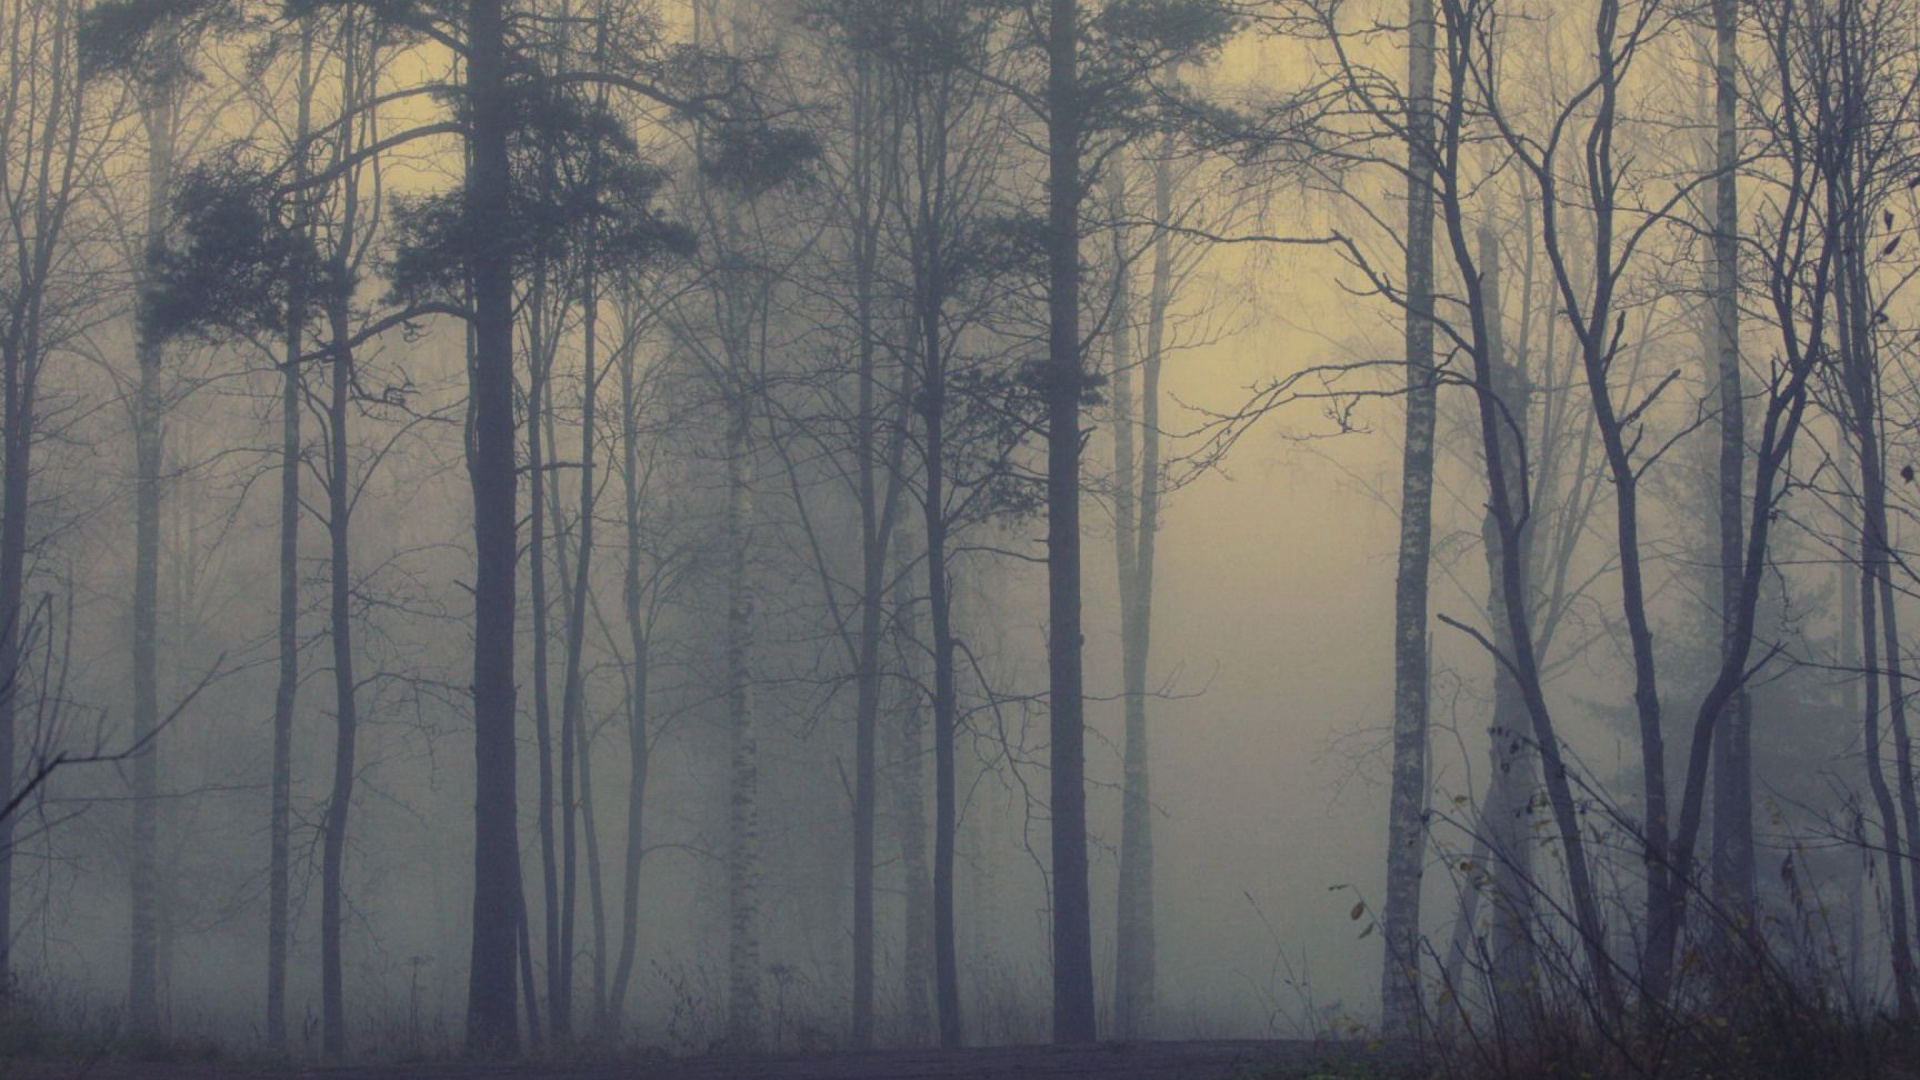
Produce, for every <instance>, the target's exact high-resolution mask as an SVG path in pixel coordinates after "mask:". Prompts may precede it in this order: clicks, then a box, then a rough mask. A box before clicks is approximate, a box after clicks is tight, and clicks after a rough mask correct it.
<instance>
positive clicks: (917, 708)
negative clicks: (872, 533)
mask: <svg viewBox="0 0 1920 1080" xmlns="http://www.w3.org/2000/svg"><path fill="white" fill-rule="evenodd" d="M905 545H906V540H905V538H902V539H901V541H900V543H899V544H898V545H896V549H895V550H896V553H897V554H896V559H897V560H898V562H899V563H901V564H904V563H905V562H906V561H907V560H906V557H905V556H906V552H905V551H904V550H902V549H904V547H905ZM895 576H896V578H897V579H898V580H899V581H902V582H904V581H906V575H905V573H904V565H903V566H902V572H901V573H899V574H896V575H895ZM915 608H916V601H915V599H914V598H913V597H911V596H901V597H897V598H896V601H895V606H894V618H893V621H894V625H895V627H896V633H897V635H898V639H899V642H900V649H899V651H900V653H901V657H902V659H901V664H902V666H903V669H904V674H903V677H902V678H901V679H899V681H898V686H899V693H898V695H897V697H896V699H895V703H894V707H893V709H894V715H895V717H896V718H897V722H896V723H895V724H894V725H893V734H894V740H895V746H894V747H893V749H892V752H891V753H890V754H889V755H888V756H889V757H891V758H892V759H893V767H892V769H891V770H890V772H891V774H892V776H893V779H894V783H893V793H892V794H893V814H894V822H895V826H896V829H897V832H898V833H899V844H900V873H901V877H902V878H903V880H902V882H901V889H900V894H901V896H902V897H903V898H904V899H905V901H906V918H905V927H904V931H905V933H904V936H905V938H906V941H905V949H904V954H905V955H904V956H903V958H902V959H903V962H902V969H903V970H902V975H903V982H904V983H905V988H904V993H905V996H906V1025H907V1031H906V1041H907V1044H908V1045H909V1046H924V1045H926V1043H927V1042H928V1041H929V1040H930V1039H931V1038H932V1036H933V1031H934V1027H933V1013H932V1012H931V1011H930V1009H929V1003H930V1001H931V992H932V990H933V985H934V978H933V969H934V960H933V954H934V946H933V889H932V882H931V881H930V880H929V878H928V870H927V804H926V798H927V795H926V762H925V757H924V755H925V753H926V741H927V738H926V713H925V711H924V708H923V704H922V700H921V699H922V694H921V689H920V687H921V683H922V679H923V677H924V672H923V671H922V669H921V665H919V664H916V663H915V662H914V661H915V660H916V659H917V658H918V657H919V655H920V653H919V649H920V646H919V630H918V628H917V625H916V624H917V623H918V621H919V620H918V619H917V618H916V617H915Z"/></svg>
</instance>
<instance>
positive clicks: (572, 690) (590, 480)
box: [554, 251, 603, 1037]
mask: <svg viewBox="0 0 1920 1080" xmlns="http://www.w3.org/2000/svg"><path fill="white" fill-rule="evenodd" d="M592 259H593V253H592V252H591V251H588V252H587V260H588V266H587V269H586V271H585V274H586V287H585V291H584V295H583V297H582V307H583V312H584V316H585V318H584V325H583V327H582V356H581V401H580V525H579V530H580V532H579V536H580V540H579V547H578V549H577V550H576V551H574V552H573V553H572V558H573V584H572V586H571V587H570V588H569V589H568V595H567V597H566V613H567V642H566V647H567V654H566V673H565V675H564V677H563V681H562V683H561V691H560V743H561V756H560V803H561V809H562V822H561V837H562V846H561V858H562V864H563V866H564V869H565V874H564V876H563V881H562V889H561V896H560V904H561V912H562V915H561V927H560V943H561V958H560V966H561V979H560V984H561V988H562V997H561V999H560V1000H561V1001H562V1002H563V1003H564V1008H563V1009H561V1010H560V1011H559V1012H558V1013H557V1015H556V1019H555V1022H554V1035H555V1036H556V1037H560V1036H565V1035H567V1034H569V1033H571V1031H572V1016H573V952H574V950H573V939H574V910H575V908H576V906H577V905H576V903H575V890H576V888H577V882H578V878H579V875H578V872H577V866H578V860H577V858H576V854H577V853H576V849H575V846H574V835H575V828H574V821H575V818H576V816H577V815H579V813H580V808H581V803H580V801H579V800H578V799H576V798H575V797H574V789H575V781H576V777H577V779H578V781H579V787H580V789H581V791H582V792H583V793H584V792H585V791H586V788H587V784H588V781H587V779H586V754H585V751H584V749H583V748H584V747H585V745H586V740H585V734H584V731H583V728H584V727H585V720H584V714H585V712H586V706H585V697H586V687H585V679H584V677H583V675H582V673H581V670H580V669H581V655H582V653H583V651H584V650H585V648H586V642H587V602H588V592H589V590H590V589H591V588H592V578H591V577H590V576H589V575H590V574H591V572H592V569H593V514H594V497H595V490H594V484H595V472H594V469H595V466H596V464H597V462H596V460H595V453H596V450H597V446H598V441H597V440H596V439H595V437H594V423H595V419H596V410H595V404H596V401H595V397H596V394H597V392H598V390H599V385H600V374H599V371H598V364H599V360H598V357H597V353H598V351H599V323H600V313H599V311H598V306H599V299H598V296H597V294H596V293H595V291H594V282H593V269H592V265H591V260H592ZM559 542H560V545H561V547H560V555H561V566H562V567H565V565H566V563H567V558H568V553H567V550H566V538H565V537H564V536H562V537H560V538H559ZM576 763H577V770H576ZM596 897H597V892H596ZM598 956H599V954H598V952H596V953H595V957H596V959H595V964H596V971H597V970H598V965H599V964H600V961H599V959H598ZM602 982H603V980H602V979H599V978H596V980H595V985H596V987H598V986H599V985H601V983H602ZM600 1000H601V996H600V994H599V993H598V991H597V990H596V994H595V1002H596V1007H598V1005H599V1003H600ZM562 1019H564V1020H565V1021H566V1023H565V1025H564V1026H563V1025H562V1023H561V1020H562Z"/></svg>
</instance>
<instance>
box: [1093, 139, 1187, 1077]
mask: <svg viewBox="0 0 1920 1080" xmlns="http://www.w3.org/2000/svg"><path fill="white" fill-rule="evenodd" d="M1171 150H1172V144H1171V139H1170V138H1167V139H1163V140H1162V146H1161V154H1160V156H1159V158H1158V160H1157V161H1156V163H1155V168H1154V220H1155V221H1156V222H1161V223H1164V222H1166V221H1167V220H1168V218H1169V217H1170V216H1171V215H1172V212H1173V176H1172V166H1171V164H1170V155H1171ZM1112 170H1113V171H1112V172H1111V173H1110V174H1109V175H1110V176H1111V177H1112V178H1113V186H1114V189H1115V190H1114V198H1115V201H1116V203H1117V204H1118V206H1117V209H1119V210H1121V211H1124V209H1125V206H1124V204H1125V197H1126V196H1125V180H1124V175H1123V173H1122V172H1121V171H1120V166H1119V163H1118V162H1117V161H1116V162H1115V164H1114V165H1113V166H1112ZM1115 216H1116V219H1120V218H1123V217H1124V213H1120V214H1116V215H1115ZM1153 253H1154V261H1153V279H1152V286H1151V292H1150V293H1149V296H1148V310H1147V343H1146V346H1147V347H1146V355H1145V356H1144V357H1142V358H1141V383H1142V388H1141V398H1142V400H1141V402H1140V403H1139V406H1138V408H1139V410H1140V418H1139V420H1138V423H1139V428H1140V439H1139V442H1140V449H1139V451H1138V453H1137V455H1136V452H1135V448H1134V425H1135V423H1136V421H1135V416H1134V412H1135V407H1136V406H1135V402H1134V395H1133V372H1132V371H1131V370H1130V369H1131V366H1132V344H1133V339H1132V334H1133V328H1132V325H1131V322H1132V319H1131V299H1132V298H1131V288H1130V278H1131V274H1130V273H1128V269H1127V265H1126V259H1127V255H1126V239H1125V232H1124V230H1116V232H1115V236H1114V258H1115V266H1116V275H1117V276H1116V283H1115V293H1114V304H1113V311H1112V313H1111V316H1110V317H1111V318H1112V319H1113V321H1114V336H1113V358H1114V364H1113V387H1114V389H1113V411H1114V489H1115V490H1114V517H1115V519H1116V520H1115V529H1114V542H1115V547H1116V563H1117V565H1118V568H1119V577H1120V581H1119V587H1120V639H1121V647H1120V661H1121V679H1122V685H1123V687H1124V697H1125V709H1126V731H1125V743H1124V747H1123V750H1122V760H1123V779H1122V784H1121V794H1120V799H1121V811H1120V888H1119V901H1118V907H1117V909H1116V913H1117V918H1116V931H1117V934H1116V938H1117V940H1116V951H1115V960H1114V990H1113V1023H1114V1034H1115V1035H1116V1036H1117V1037H1119V1038H1122V1039H1139V1038H1147V1037H1149V1036H1151V1035H1152V1034H1153V1018H1154V974H1155V972H1154V968H1155V956H1154V953H1155V937H1154V917H1153V910H1154V904H1153V798H1152V790H1151V786H1150V784H1149V774H1148V768H1147V763H1148V757H1147V659H1148V649H1149V644H1150V642H1151V640H1152V629H1153V627H1152V612H1153V556H1154V548H1155V536H1156V533H1157V531H1158V528H1159V520H1158V518H1159V501H1160V500H1159V472H1160V431H1159V427H1160V423H1159V411H1160V402H1159V387H1160V365H1161V360H1162V351H1163V349H1164V342H1165V333H1166V316H1167V305H1168V304H1169V302H1170V300H1171V295H1170V294H1171V291H1172V239H1171V234H1170V233H1169V232H1168V231H1166V230H1165V229H1161V230H1160V231H1159V232H1158V233H1157V234H1156V236H1155V237H1154V242H1153Z"/></svg>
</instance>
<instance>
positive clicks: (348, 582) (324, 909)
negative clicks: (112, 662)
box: [320, 37, 359, 1063]
mask: <svg viewBox="0 0 1920 1080" xmlns="http://www.w3.org/2000/svg"><path fill="white" fill-rule="evenodd" d="M354 48H357V44H356V43H354V42H353V41H352V39H351V37H349V40H348V45H347V49H348V55H349V56H351V54H352V50H353V49H354ZM352 67H353V65H352V63H351V62H349V64H348V68H349V71H350V72H351V70H352ZM350 77H351V76H350ZM349 115H350V114H349ZM348 183H349V184H351V183H352V180H351V179H350V180H349V181H348ZM348 202H349V203H351V202H352V195H351V194H349V195H348ZM352 235H353V233H352V228H351V226H349V227H348V228H347V229H346V230H345V236H346V237H348V238H349V239H348V240H347V241H345V242H348V243H350V242H351V240H350V238H351V237H352ZM342 251H343V255H344V251H345V249H344V248H343V249H342ZM328 309H329V311H328V321H329V323H330V324H331V325H330V331H331V333H332V335H333V356H332V363H333V389H332V396H331V398H330V399H329V401H328V403H327V442H328V447H327V449H328V455H327V457H328V462H327V464H328V468H327V548H328V576H329V584H330V589H329V602H328V628H329V633H330V636H331V637H332V639H333V690H334V754H333V790H332V791H331V793H330V794H329V795H328V796H327V815H326V822H325V825H324V827H323V828H324V832H323V837H322V845H321V870H320V881H321V884H320V973H321V974H320V984H321V1017H322V1019H321V1032H322V1035H321V1045H322V1047H323V1049H324V1051H325V1053H326V1056H327V1059H328V1060H330V1061H333V1062H336V1063H337V1062H341V1061H344V1060H345V1058H346V1055H347V1015H346V992H345V986H344V983H345V970H344V969H345V963H344V957H343V950H342V942H341V933H342V929H343V925H344V923H345V919H346V883H345V880H344V874H345V861H346V851H347V817H348V812H349V811H350V810H351V809H352V806H353V781H354V740H355V733H356V729H357V727H358V721H359V715H358V712H357V709H356V707H355V703H354V689H355V684H354V676H353V607H352V602H353V577H352V571H353V568H352V563H351V558H350V550H351V549H350V547H349V544H348V540H349V535H348V525H349V523H350V519H351V515H352V510H353V483H352V478H351V477H350V476H349V475H348V471H347V470H348V467H349V460H348V455H347V440H348V437H349V434H350V432H349V431H348V409H349V407H350V405H351V402H352V400H353V353H352V350H351V348H350V346H348V344H347V342H348V340H349V339H350V337H351V334H352V327H351V325H349V323H348V315H347V308H346V297H345V296H336V297H333V298H330V300H329V303H328Z"/></svg>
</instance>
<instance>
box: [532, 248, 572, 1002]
mask: <svg viewBox="0 0 1920 1080" xmlns="http://www.w3.org/2000/svg"><path fill="white" fill-rule="evenodd" d="M546 283H547V271H546V264H545V262H544V261H543V262H541V263H540V264H538V265H537V266H535V268H534V271H533V288H532V290H531V292H532V295H531V296H530V297H529V299H528V301H527V312H528V316H527V489H528V502H529V504H530V506H529V509H530V515H529V517H528V522H527V528H528V537H527V589H528V592H529V593H530V594H531V600H532V604H533V611H532V614H531V623H532V626H531V627H530V630H531V634H532V638H533V733H534V746H535V750H536V753H537V755H538V758H537V760H538V770H539V781H540V786H539V794H538V795H537V798H538V799H539V801H540V803H539V829H540V884H541V888H542V894H541V895H542V899H543V900H544V901H545V902H544V903H543V904H542V905H541V909H540V910H541V915H542V918H543V920H544V933H543V934H542V935H541V939H540V940H541V942H542V944H543V946H544V949H545V953H546V964H547V1019H548V1029H549V1030H550V1031H551V1032H552V1034H553V1036H554V1037H555V1038H560V1037H563V1036H564V1035H565V1034H566V1023H565V1019H564V1013H565V1010H566V1003H565V1001H564V997H565V994H564V992H563V990H562V988H561V983H562V978H563V971H562V963H561V959H560V957H561V952H562V950H563V948H564V945H563V942H562V934H561V930H560V918H561V916H560V865H559V854H558V851H557V844H556V842H555V836H554V824H553V803H554V792H553V704H552V695H551V693H550V690H549V688H548V685H547V637H548V633H549V626H548V617H547V612H548V604H547V482H546V466H547V462H546V453H545V447H544V445H543V444H542V441H541V438H542V436H541V427H542V425H543V424H544V423H545V421H546V409H547V384H548V382H549V380H550V379H551V377H552V358H551V357H552V352H551V350H552V343H551V342H549V341H548V340H547V335H546V332H545V331H546V307H547V288H546Z"/></svg>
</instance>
